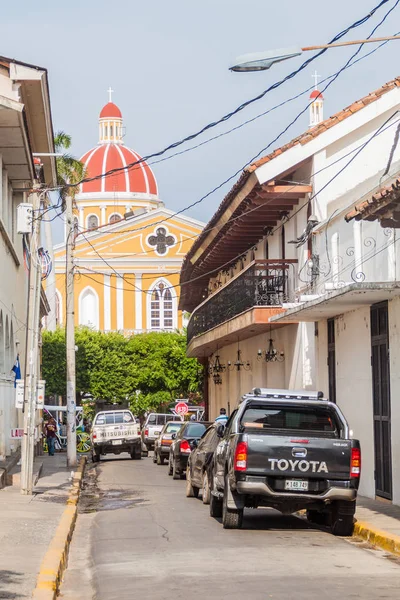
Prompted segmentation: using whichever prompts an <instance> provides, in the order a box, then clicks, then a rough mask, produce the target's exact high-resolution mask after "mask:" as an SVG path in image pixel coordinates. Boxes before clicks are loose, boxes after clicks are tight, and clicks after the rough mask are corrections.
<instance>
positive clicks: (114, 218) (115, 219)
mask: <svg viewBox="0 0 400 600" xmlns="http://www.w3.org/2000/svg"><path fill="white" fill-rule="evenodd" d="M121 220H122V217H121V215H120V214H119V213H114V214H113V215H111V217H110V218H109V221H108V222H109V223H110V224H111V223H118V221H121Z"/></svg>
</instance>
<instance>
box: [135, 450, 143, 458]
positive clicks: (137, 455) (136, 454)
mask: <svg viewBox="0 0 400 600" xmlns="http://www.w3.org/2000/svg"><path fill="white" fill-rule="evenodd" d="M135 458H136V460H142V449H141V448H135Z"/></svg>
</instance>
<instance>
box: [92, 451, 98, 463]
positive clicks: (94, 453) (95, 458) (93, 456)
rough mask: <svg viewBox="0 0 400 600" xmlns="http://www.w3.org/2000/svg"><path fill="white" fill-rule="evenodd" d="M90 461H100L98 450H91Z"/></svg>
mask: <svg viewBox="0 0 400 600" xmlns="http://www.w3.org/2000/svg"><path fill="white" fill-rule="evenodd" d="M92 461H93V462H100V454H99V453H98V452H92Z"/></svg>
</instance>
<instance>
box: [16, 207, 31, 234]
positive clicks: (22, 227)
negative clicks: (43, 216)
mask: <svg viewBox="0 0 400 600" xmlns="http://www.w3.org/2000/svg"><path fill="white" fill-rule="evenodd" d="M32 214H33V205H32V204H27V203H22V204H18V206H17V231H18V233H32Z"/></svg>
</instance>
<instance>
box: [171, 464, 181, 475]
mask: <svg viewBox="0 0 400 600" xmlns="http://www.w3.org/2000/svg"><path fill="white" fill-rule="evenodd" d="M180 478H181V474H180V473H179V472H178V471H177V469H176V465H175V461H174V460H173V461H172V479H180Z"/></svg>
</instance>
